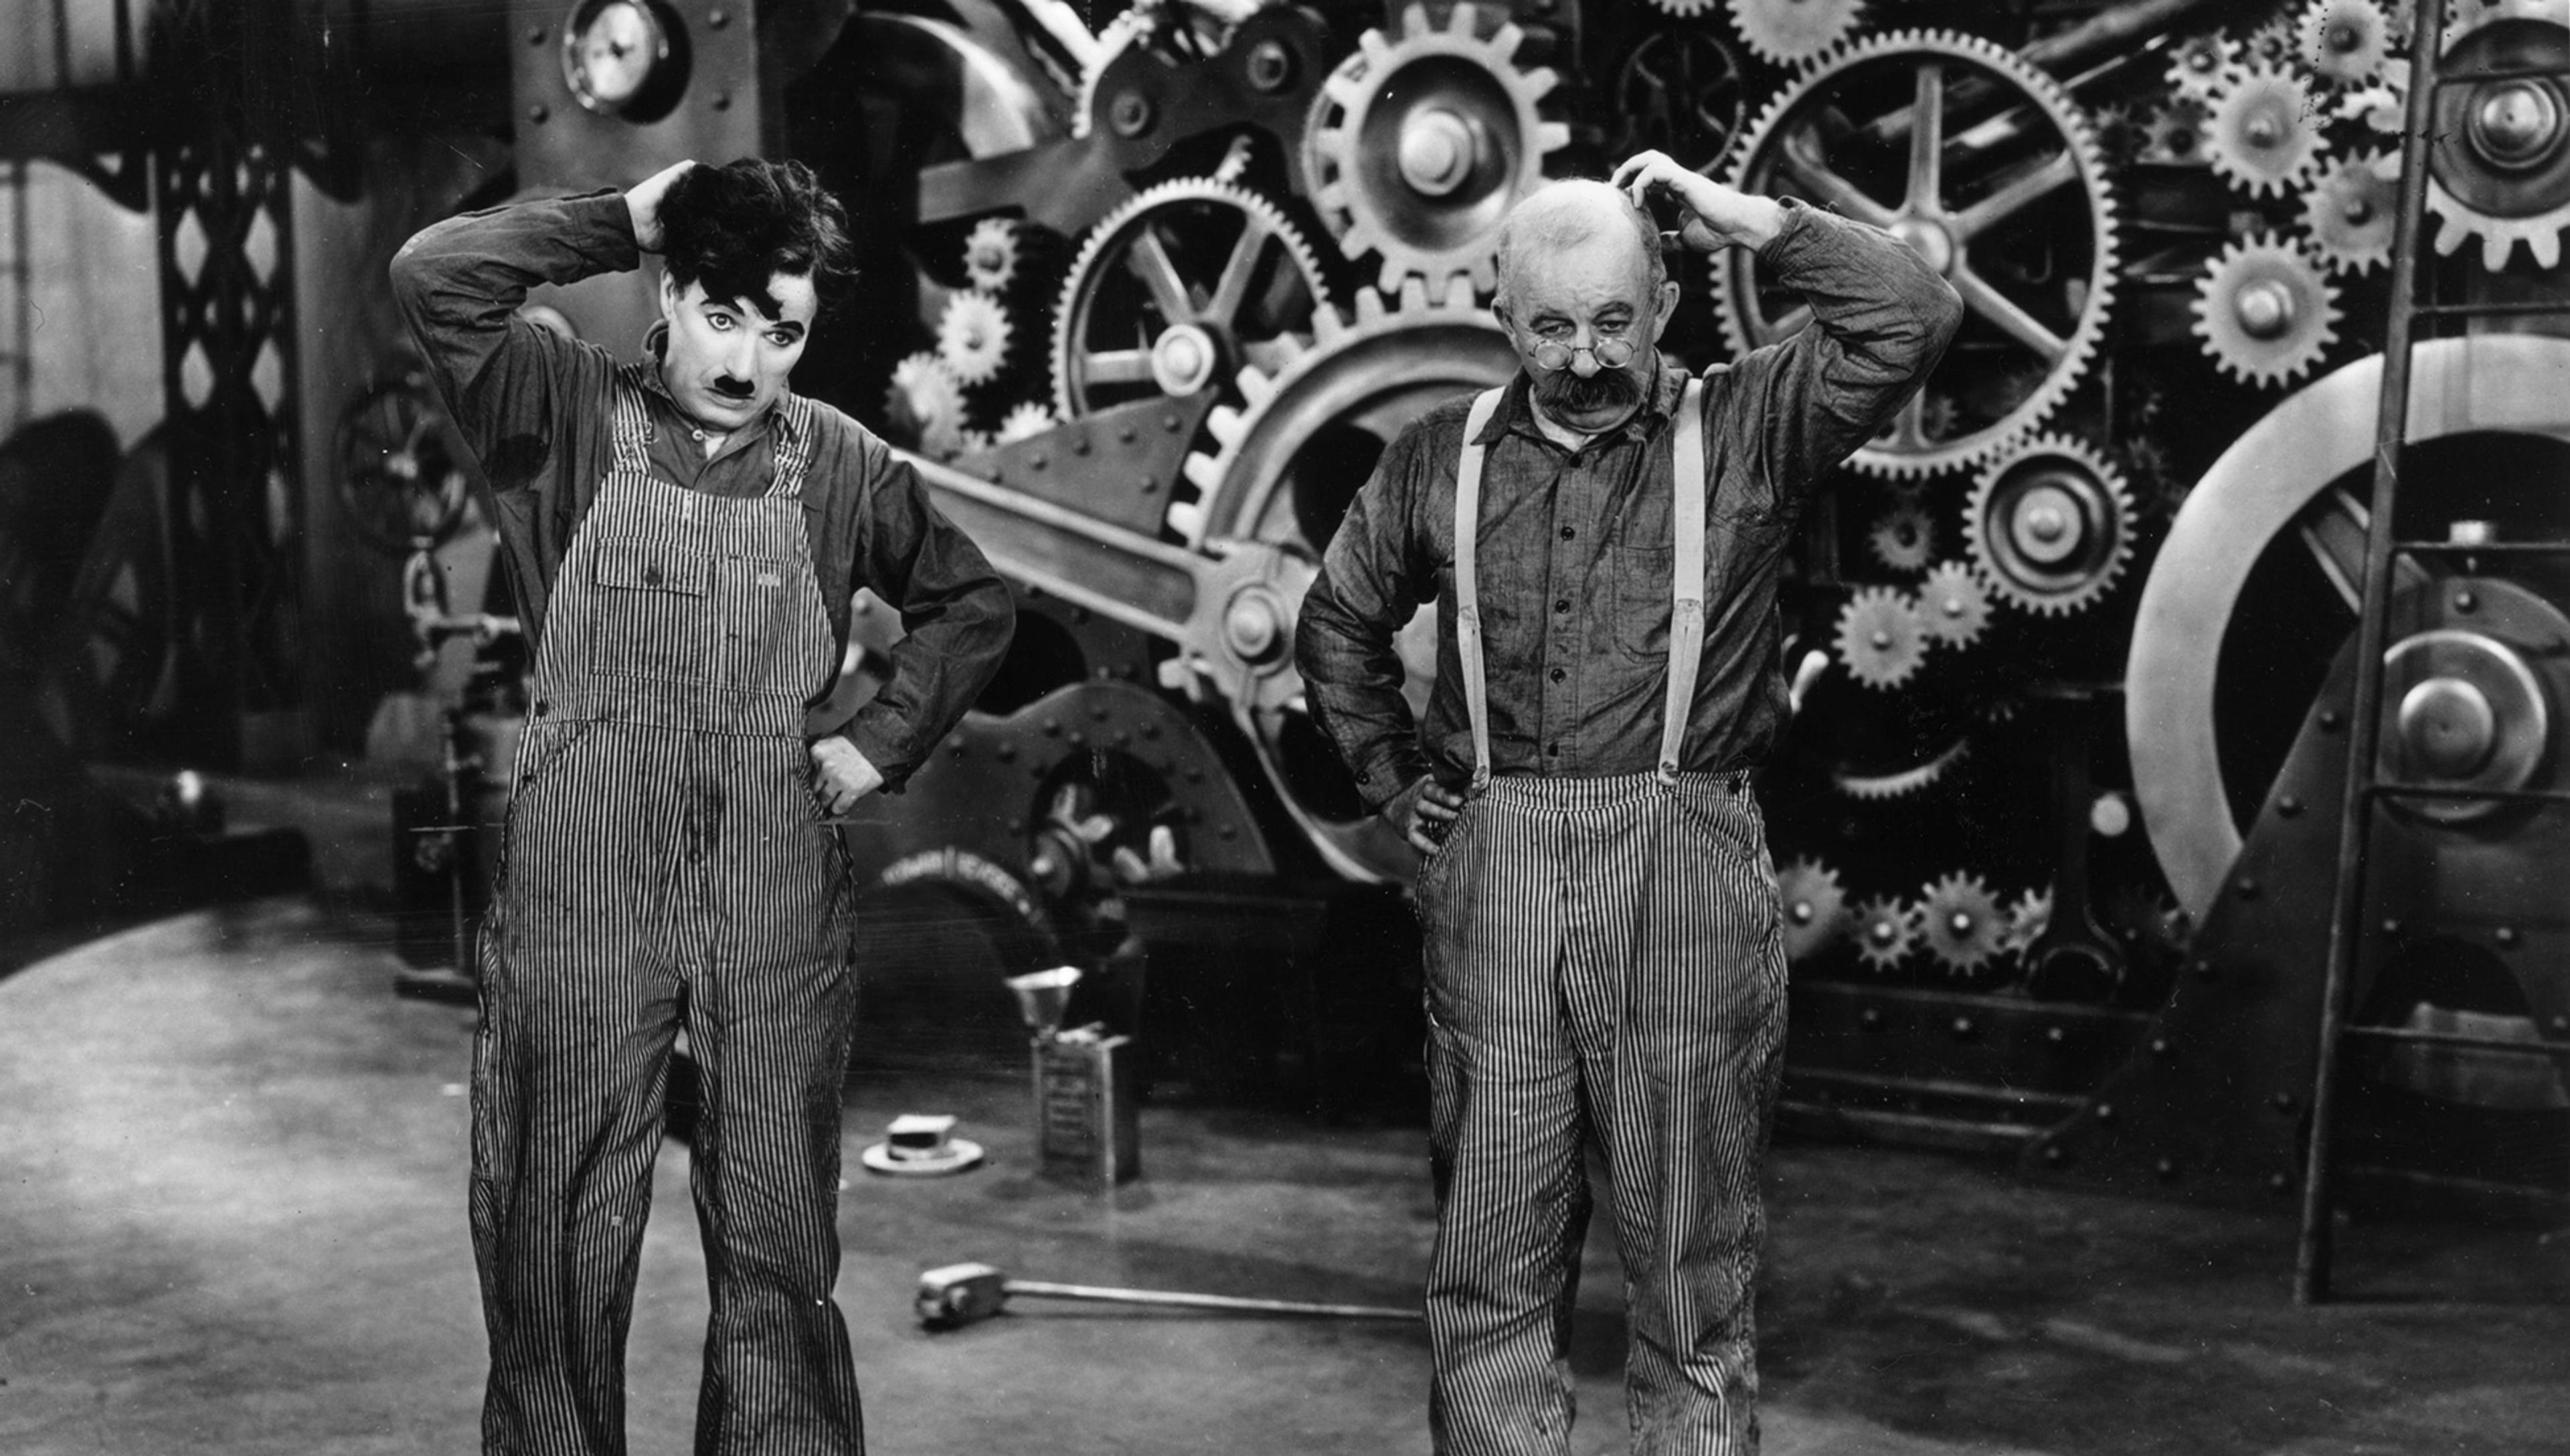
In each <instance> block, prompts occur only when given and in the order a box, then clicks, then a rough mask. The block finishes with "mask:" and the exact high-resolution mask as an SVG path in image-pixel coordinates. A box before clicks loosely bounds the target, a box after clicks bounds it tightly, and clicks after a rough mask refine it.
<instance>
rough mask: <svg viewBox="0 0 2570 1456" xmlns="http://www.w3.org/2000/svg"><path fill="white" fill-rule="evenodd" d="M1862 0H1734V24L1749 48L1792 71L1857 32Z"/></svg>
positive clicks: (1768, 60)
mask: <svg viewBox="0 0 2570 1456" xmlns="http://www.w3.org/2000/svg"><path fill="white" fill-rule="evenodd" d="M1864 18H1865V5H1864V3H1863V0H1731V23H1732V24H1733V25H1736V26H1738V27H1739V28H1740V38H1741V39H1742V40H1744V41H1747V42H1748V43H1749V49H1751V50H1752V51H1755V52H1757V53H1758V55H1759V56H1760V57H1761V58H1762V59H1764V60H1766V61H1767V62H1769V63H1770V64H1772V65H1777V66H1782V67H1784V68H1786V69H1787V70H1791V69H1793V68H1794V67H1796V66H1800V65H1801V64H1803V63H1804V62H1806V61H1809V60H1813V59H1816V58H1817V57H1819V56H1821V55H1823V54H1825V53H1827V52H1828V50H1829V49H1830V48H1831V47H1832V46H1835V45H1837V44H1838V43H1839V42H1841V41H1843V40H1846V39H1847V38H1848V37H1849V36H1851V35H1854V34H1855V33H1856V28H1857V24H1858V22H1860V21H1862V20H1863V19H1864Z"/></svg>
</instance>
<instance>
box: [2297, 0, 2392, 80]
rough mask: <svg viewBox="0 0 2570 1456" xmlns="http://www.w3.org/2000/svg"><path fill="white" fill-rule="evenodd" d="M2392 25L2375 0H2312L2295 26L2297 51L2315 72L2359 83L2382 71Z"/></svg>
mask: <svg viewBox="0 0 2570 1456" xmlns="http://www.w3.org/2000/svg"><path fill="white" fill-rule="evenodd" d="M2391 33H2392V25H2391V22H2390V20H2389V19H2388V18H2386V17H2385V16H2384V15H2383V13H2382V11H2381V9H2380V8H2379V7H2378V6H2376V5H2375V4H2374V3H2373V0H2310V3H2309V4H2307V5H2305V6H2304V7H2303V13H2302V17H2301V20H2300V22H2299V23H2298V24H2297V25H2296V27H2295V47H2294V50H2295V55H2296V58H2297V59H2299V60H2300V61H2301V62H2302V63H2303V64H2304V65H2306V66H2309V67H2310V68H2311V69H2312V72H2313V74H2314V75H2317V76H2319V77H2320V78H2321V79H2322V80H2324V81H2328V82H2330V83H2332V84H2334V85H2338V86H2356V85H2359V84H2361V83H2363V82H2366V81H2369V80H2371V79H2373V77H2375V76H2377V75H2379V74H2381V71H2382V63H2383V62H2384V61H2386V60H2389V59H2390V57H2391V47H2392V34H2391Z"/></svg>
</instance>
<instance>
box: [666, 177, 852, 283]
mask: <svg viewBox="0 0 2570 1456" xmlns="http://www.w3.org/2000/svg"><path fill="white" fill-rule="evenodd" d="M660 229H661V230H660V250H661V253H662V256H663V259H664V261H665V264H666V266H667V268H668V270H669V277H670V279H671V281H673V282H675V283H676V284H677V285H678V286H679V287H680V288H685V287H686V286H687V285H688V284H690V283H696V282H701V283H703V284H704V285H705V292H706V294H707V295H708V296H710V297H714V298H745V299H748V300H749V301H750V302H752V303H754V304H756V305H758V306H759V307H760V308H761V309H762V310H764V311H765V312H766V313H767V315H768V316H769V317H771V318H773V317H775V316H776V315H777V313H778V312H779V311H780V305H779V304H778V303H777V301H776V300H775V298H773V297H771V296H770V295H769V294H768V291H767V280H768V279H769V278H770V277H772V276H774V275H775V274H778V273H789V274H809V275H810V276H811V279H812V290H813V292H814V293H815V294H817V295H818V296H819V299H820V303H821V306H822V307H823V308H825V309H826V308H829V307H831V306H833V305H835V304H837V303H838V302H839V301H840V300H841V299H843V298H844V297H845V296H846V294H847V291H848V287H849V285H850V284H852V283H854V282H855V281H856V272H855V263H856V248H855V245H854V244H853V243H852V242H851V241H850V240H849V237H848V214H847V209H846V208H844V207H842V206H840V205H839V199H838V198H837V197H835V196H833V195H831V193H830V191H829V189H828V188H826V187H824V186H822V185H821V180H820V179H819V178H817V177H815V176H813V175H812V169H810V168H808V167H805V166H804V165H803V164H802V163H799V162H764V161H761V160H759V159H758V158H755V157H744V158H741V159H739V160H738V161H736V162H727V163H724V164H723V165H722V166H720V167H701V166H700V167H694V168H690V169H688V170H687V172H686V173H685V174H683V175H682V176H680V177H679V178H678V180H677V181H675V182H671V183H670V184H669V189H668V191H667V192H665V193H663V194H662V196H661V198H660Z"/></svg>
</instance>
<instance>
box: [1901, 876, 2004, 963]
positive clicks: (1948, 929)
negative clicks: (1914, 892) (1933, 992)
mask: <svg viewBox="0 0 2570 1456" xmlns="http://www.w3.org/2000/svg"><path fill="white" fill-rule="evenodd" d="M1918 925H1919V938H1920V940H1921V941H1922V942H1924V943H1925V944H1926V945H1927V947H1928V954H1929V955H1932V956H1934V957H1935V958H1936V961H1937V963H1938V964H1940V965H1942V966H1944V967H1945V968H1946V969H1947V970H1950V971H1953V972H1954V973H1955V974H1957V975H1961V974H1966V973H1968V972H1970V971H1973V970H1977V969H1979V968H1980V967H1981V966H1982V965H1983V964H1984V963H1986V962H1988V961H1990V960H1992V959H1994V958H1996V957H1997V955H1998V953H1999V952H2000V951H2001V950H2003V949H2005V948H2006V940H2007V927H2008V921H2007V915H2006V914H2005V913H2004V912H2003V911H2001V910H1999V903H1998V899H1997V897H1995V896H1993V895H1991V894H1990V888H1989V887H1988V886H1987V885H1984V884H1982V883H1981V878H1980V877H1979V876H1977V875H1969V874H1965V873H1963V872H1961V871H1956V872H1955V873H1954V874H1951V875H1948V876H1946V877H1945V878H1943V879H1942V880H1938V881H1936V882H1935V883H1934V884H1931V885H1929V886H1928V888H1927V889H1926V890H1925V891H1923V892H1922V893H1921V895H1920V900H1919V918H1918Z"/></svg>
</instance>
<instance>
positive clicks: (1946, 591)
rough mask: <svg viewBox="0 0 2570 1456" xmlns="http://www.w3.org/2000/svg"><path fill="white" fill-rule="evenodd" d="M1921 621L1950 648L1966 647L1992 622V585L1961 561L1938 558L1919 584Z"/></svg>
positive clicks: (1932, 635)
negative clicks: (1984, 583) (1940, 559)
mask: <svg viewBox="0 0 2570 1456" xmlns="http://www.w3.org/2000/svg"><path fill="white" fill-rule="evenodd" d="M1919 621H1920V624H1921V625H1922V626H1924V627H1926V628H1927V631H1928V636H1930V637H1933V638H1934V639H1936V640H1937V641H1939V642H1942V643H1944V644H1945V645H1947V646H1949V647H1966V646H1969V645H1971V644H1972V643H1973V642H1974V641H1976V640H1978V639H1979V637H1980V635H1981V632H1982V630H1983V629H1984V628H1986V627H1987V626H1988V625H1989V624H1990V594H1989V588H1987V587H1985V586H1983V585H1982V584H1981V578H1980V577H1978V576H1975V575H1973V574H1972V568H1971V567H1969V566H1966V565H1964V564H1963V563H1962V562H1960V561H1939V562H1937V563H1936V566H1935V568H1934V569H1932V570H1930V571H1929V572H1928V579H1927V580H1925V581H1923V582H1921V583H1920V584H1919Z"/></svg>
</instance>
